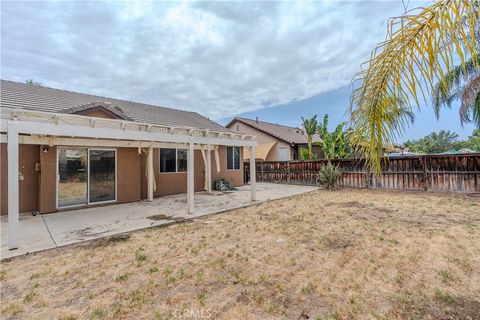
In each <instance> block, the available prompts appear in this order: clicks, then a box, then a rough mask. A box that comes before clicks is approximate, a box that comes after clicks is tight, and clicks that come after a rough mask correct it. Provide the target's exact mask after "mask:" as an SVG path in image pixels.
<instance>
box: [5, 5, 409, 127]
mask: <svg viewBox="0 0 480 320" xmlns="http://www.w3.org/2000/svg"><path fill="white" fill-rule="evenodd" d="M402 12H403V5H402V2H401V1H400V0H395V1H389V2H385V1H384V2H381V1H375V2H358V1H328V2H262V3H260V2H228V3H227V2H147V1H142V2H80V1H75V2H58V1H55V2H23V3H22V2H19V1H15V2H5V1H2V13H1V20H2V31H1V36H2V43H1V49H2V50H1V51H2V52H1V54H2V57H1V58H2V61H1V66H2V78H3V79H10V80H15V81H20V82H24V81H25V79H28V78H33V79H35V80H38V81H40V82H42V83H43V84H44V85H46V86H52V87H57V88H64V89H68V90H74V91H81V92H86V93H93V94H99V95H104V96H109V97H118V98H122V99H128V100H133V101H139V102H147V103H152V104H158V105H163V106H170V107H175V108H181V109H188V110H195V111H198V112H200V113H202V114H204V115H206V116H209V117H211V118H213V119H220V118H223V117H228V116H232V115H235V114H238V113H242V112H246V111H251V110H256V109H261V108H265V107H267V106H273V105H278V104H285V103H288V102H290V101H296V100H301V99H305V98H309V97H311V96H314V95H317V94H319V93H322V92H325V91H328V90H332V89H336V88H339V87H342V86H345V85H346V84H348V83H349V81H350V80H351V78H352V76H353V75H354V73H355V72H356V71H357V70H358V69H359V67H360V63H361V62H362V61H364V60H365V59H366V58H367V57H368V55H369V53H370V51H371V50H372V49H373V48H374V47H375V44H376V43H377V42H379V41H381V40H383V39H384V37H385V32H386V19H387V18H388V17H390V16H393V15H399V14H401V13H402Z"/></svg>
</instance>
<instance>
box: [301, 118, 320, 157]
mask: <svg viewBox="0 0 480 320" xmlns="http://www.w3.org/2000/svg"><path fill="white" fill-rule="evenodd" d="M317 125H318V121H317V115H314V116H313V117H312V118H310V119H304V118H303V117H302V127H303V132H304V134H305V136H306V137H307V146H308V149H307V150H308V155H307V156H308V158H307V159H308V160H312V159H314V158H315V157H314V154H313V151H312V146H313V135H314V134H315V133H316V132H317ZM300 151H301V150H300ZM300 155H302V154H301V152H300Z"/></svg>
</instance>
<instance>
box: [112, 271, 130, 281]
mask: <svg viewBox="0 0 480 320" xmlns="http://www.w3.org/2000/svg"><path fill="white" fill-rule="evenodd" d="M127 279H128V273H124V274H122V275H119V276H118V277H116V278H115V281H116V282H124V281H127Z"/></svg>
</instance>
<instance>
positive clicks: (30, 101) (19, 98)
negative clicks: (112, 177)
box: [0, 80, 231, 132]
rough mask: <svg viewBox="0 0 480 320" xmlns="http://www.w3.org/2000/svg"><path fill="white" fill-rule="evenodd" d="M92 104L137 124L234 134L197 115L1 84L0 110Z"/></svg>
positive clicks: (52, 109) (55, 109)
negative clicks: (144, 123)
mask: <svg viewBox="0 0 480 320" xmlns="http://www.w3.org/2000/svg"><path fill="white" fill-rule="evenodd" d="M92 104H99V105H101V106H104V107H105V106H109V108H108V107H107V109H109V110H110V111H112V112H114V113H115V114H117V115H119V116H120V115H122V117H121V118H124V119H129V120H132V121H136V122H146V123H151V124H158V125H165V126H179V127H193V128H198V129H208V130H212V131H214V130H215V131H225V132H231V131H230V130H229V129H227V128H225V127H223V126H221V125H219V124H218V123H216V122H214V121H211V120H210V119H207V118H206V117H204V116H202V115H200V114H198V113H196V112H191V111H182V110H177V109H171V108H165V107H160V106H154V105H150V104H144V103H137V102H131V101H125V100H119V99H113V98H106V97H100V96H95V95H90V94H84V93H78V92H72V91H66V90H60V89H54V88H49V87H43V86H34V85H28V84H24V83H19V82H13V81H8V80H1V82H0V107H2V108H12V109H27V110H36V111H45V112H55V113H71V112H72V110H73V111H74V110H80V109H82V108H84V107H85V106H88V105H92ZM113 110H115V111H113Z"/></svg>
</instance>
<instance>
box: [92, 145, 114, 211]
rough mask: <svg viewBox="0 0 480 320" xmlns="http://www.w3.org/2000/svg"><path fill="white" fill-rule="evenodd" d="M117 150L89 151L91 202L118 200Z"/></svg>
mask: <svg viewBox="0 0 480 320" xmlns="http://www.w3.org/2000/svg"><path fill="white" fill-rule="evenodd" d="M115 156H116V152H115V150H96V149H91V150H89V173H90V175H89V186H90V188H89V202H90V203H95V202H105V201H114V200H116V194H115V193H116V192H115V187H116V186H115V185H116V183H115V179H116V177H115V171H116V170H115V160H116V159H115Z"/></svg>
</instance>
